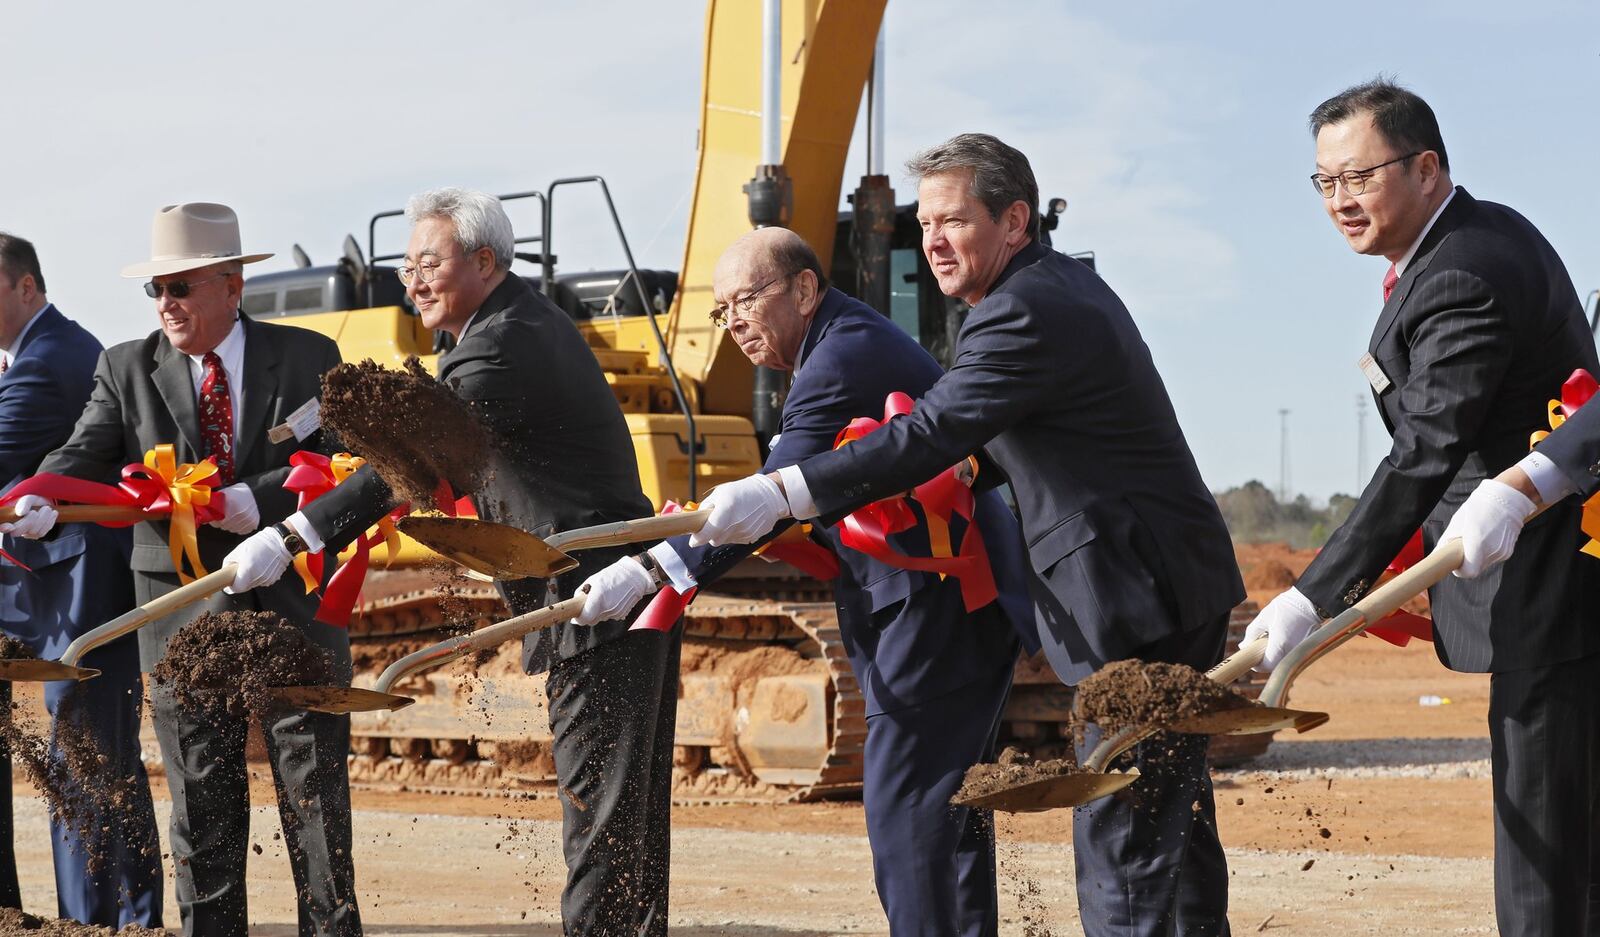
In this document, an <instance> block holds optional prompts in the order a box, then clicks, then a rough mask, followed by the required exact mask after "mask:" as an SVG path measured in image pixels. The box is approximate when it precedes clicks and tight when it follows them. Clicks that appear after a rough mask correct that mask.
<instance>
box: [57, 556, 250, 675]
mask: <svg viewBox="0 0 1600 937" xmlns="http://www.w3.org/2000/svg"><path fill="white" fill-rule="evenodd" d="M238 569H239V567H237V566H233V565H228V566H224V567H222V568H221V569H219V570H217V571H216V572H214V573H211V574H210V575H207V576H201V577H200V578H199V579H196V580H195V581H194V582H191V583H189V584H188V585H184V586H179V587H178V588H176V589H173V590H172V591H171V592H168V593H167V594H166V595H163V596H158V597H156V598H154V599H151V600H150V601H149V602H146V603H145V604H143V605H141V606H139V607H138V608H135V609H133V610H132V611H129V612H126V613H124V614H122V615H119V616H117V617H116V618H113V619H111V620H110V621H108V622H106V623H105V624H103V625H101V626H100V627H98V628H95V629H94V630H93V631H89V632H86V633H84V634H82V635H80V636H79V637H78V639H77V640H75V641H73V642H72V643H71V644H69V645H67V650H66V653H64V654H62V655H61V662H62V663H63V664H66V665H68V666H71V667H76V666H77V665H78V661H79V660H80V659H81V658H82V657H83V655H85V654H87V653H89V652H90V651H92V650H94V649H95V648H97V647H99V646H100V645H102V644H106V643H109V642H111V641H115V640H116V639H117V638H120V637H122V636H123V635H125V634H128V633H129V632H132V631H138V630H139V629H140V628H143V627H144V626H145V625H148V624H150V623H151V622H152V621H155V620H156V619H157V618H161V617H162V616H165V615H170V614H172V613H173V612H175V611H177V610H178V609H180V608H183V607H185V606H188V605H193V604H194V603H196V602H198V601H200V600H201V599H204V598H206V597H207V596H212V595H215V594H217V593H218V592H221V591H222V590H223V589H224V588H226V587H228V586H230V585H232V584H233V576H234V573H235V572H237V571H238Z"/></svg>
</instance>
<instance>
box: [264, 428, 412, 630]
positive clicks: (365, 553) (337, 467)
mask: <svg viewBox="0 0 1600 937" xmlns="http://www.w3.org/2000/svg"><path fill="white" fill-rule="evenodd" d="M363 463H364V460H363V459H361V458H359V457H357V456H352V455H350V454H349V453H346V452H341V453H339V454H338V455H335V456H333V457H332V458H329V457H328V456H325V455H322V454H321V453H317V452H305V451H300V452H296V453H295V454H294V455H292V456H290V457H289V466H290V468H289V477H288V478H285V479H284V480H283V487H284V488H285V489H287V490H289V491H292V492H294V493H295V494H296V496H297V498H298V507H299V509H300V510H304V509H305V506H306V505H308V504H310V503H311V502H313V501H315V500H316V499H318V498H320V497H322V496H323V495H325V494H327V493H328V492H330V491H332V490H333V489H334V488H337V487H338V486H339V485H340V484H342V483H343V482H344V481H345V480H346V479H348V478H349V477H350V476H351V475H354V474H355V472H356V470H357V469H358V468H360V467H361V466H362V464H363ZM409 510H410V505H407V504H401V505H399V506H397V507H396V508H395V509H394V510H392V511H390V512H389V513H388V514H386V515H384V516H383V517H382V518H381V519H379V521H378V522H377V523H376V524H374V525H373V526H371V527H369V528H368V529H367V530H366V531H365V532H364V533H363V534H362V535H361V536H359V537H357V538H356V539H355V542H354V543H352V544H351V546H352V547H353V548H354V552H353V553H351V555H350V558H349V559H348V560H346V561H345V562H344V563H342V564H340V566H339V568H338V569H337V570H335V571H334V573H333V578H332V579H329V580H328V586H327V588H326V589H324V590H323V592H322V602H321V604H319V605H318V606H317V614H316V618H317V620H318V621H320V622H324V623H325V624H329V625H333V626H334V627H336V628H346V627H349V625H350V616H351V614H352V613H353V612H354V611H355V606H356V602H357V600H359V599H360V597H361V586H362V583H364V582H365V581H366V578H367V568H368V566H369V564H370V561H371V554H372V550H373V548H375V547H377V546H379V545H384V546H386V547H387V552H386V554H385V557H384V565H385V566H387V565H388V564H389V563H390V562H392V561H393V560H394V558H395V557H396V556H397V555H399V552H400V531H399V530H398V529H397V528H396V527H395V521H397V520H399V519H400V518H401V517H404V516H405V514H406V512H407V511H409ZM323 560H324V553H323V552H322V551H319V552H317V553H302V554H301V555H299V556H297V557H295V560H294V567H295V569H296V571H298V572H299V573H300V578H301V580H302V581H303V582H304V583H305V586H306V592H307V593H308V594H309V593H311V592H313V591H315V590H316V588H317V586H318V585H320V584H321V582H322V570H323Z"/></svg>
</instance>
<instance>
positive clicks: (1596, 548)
mask: <svg viewBox="0 0 1600 937" xmlns="http://www.w3.org/2000/svg"><path fill="white" fill-rule="evenodd" d="M1561 407H1562V404H1561V401H1559V400H1552V401H1550V404H1549V406H1548V407H1547V408H1546V409H1547V410H1548V411H1549V417H1550V428H1549V429H1548V430H1543V429H1541V430H1534V432H1533V434H1532V435H1530V436H1529V437H1528V448H1529V449H1532V448H1533V447H1534V446H1537V445H1538V444H1539V443H1541V442H1543V441H1544V438H1545V437H1546V436H1549V435H1550V434H1551V433H1553V432H1555V431H1556V430H1558V429H1560V428H1561V424H1563V423H1565V422H1566V421H1567V416H1566V414H1565V413H1562V412H1561ZM1578 527H1579V528H1580V529H1581V530H1582V531H1583V532H1584V534H1585V535H1586V536H1588V538H1589V541H1588V542H1587V543H1585V544H1584V545H1583V547H1582V549H1580V550H1579V551H1578V552H1580V553H1584V554H1587V555H1589V556H1592V557H1594V558H1595V559H1600V492H1596V493H1595V494H1594V495H1593V496H1591V497H1590V498H1589V500H1587V501H1585V502H1583V516H1582V519H1581V520H1579V522H1578Z"/></svg>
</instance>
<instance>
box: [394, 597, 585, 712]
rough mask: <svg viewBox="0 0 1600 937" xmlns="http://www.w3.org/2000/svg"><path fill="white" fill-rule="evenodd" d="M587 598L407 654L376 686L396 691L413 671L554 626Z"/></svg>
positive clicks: (571, 599) (569, 601) (564, 602)
mask: <svg viewBox="0 0 1600 937" xmlns="http://www.w3.org/2000/svg"><path fill="white" fill-rule="evenodd" d="M586 598H587V596H584V595H575V596H573V597H572V598H570V599H567V600H566V601H563V602H557V603H556V604H554V605H550V606H547V607H545V608H541V609H536V610H534V611H531V612H528V613H527V614H525V615H518V616H517V617H515V618H507V619H506V620H505V621H501V622H496V623H495V624H492V625H490V626H489V627H487V628H479V629H478V630H477V631H474V632H473V633H471V634H464V635H461V636H460V637H455V638H451V639H449V640H448V641H440V642H439V643H438V644H434V645H431V646H429V647H425V648H423V649H422V650H420V651H416V652H414V653H411V654H407V655H406V656H404V657H402V658H400V659H399V660H397V661H395V662H394V663H392V664H390V665H389V666H388V667H385V668H384V670H383V673H382V674H379V675H378V682H377V683H375V684H373V689H374V690H376V691H377V692H379V693H390V692H392V691H391V690H390V687H392V686H394V685H395V684H396V683H398V682H400V681H401V680H404V679H405V678H406V677H409V676H411V675H412V674H415V673H421V672H422V671H424V670H433V669H434V668H436V667H443V666H444V665H445V664H448V663H450V662H451V661H453V660H458V659H460V658H462V657H465V656H467V655H468V654H471V653H473V652H475V651H486V650H488V649H489V648H492V647H499V646H500V645H502V644H504V643H505V642H507V641H510V640H513V639H515V638H520V637H522V636H523V635H526V634H531V633H532V632H535V631H538V630H540V629H541V628H550V627H553V626H555V625H557V624H559V623H561V622H563V621H566V620H567V619H569V618H571V617H572V616H574V615H576V614H578V613H579V612H581V611H583V603H584V600H585V599H586Z"/></svg>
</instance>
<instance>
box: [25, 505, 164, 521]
mask: <svg viewBox="0 0 1600 937" xmlns="http://www.w3.org/2000/svg"><path fill="white" fill-rule="evenodd" d="M56 514H57V517H56V523H58V524H75V523H79V522H82V521H88V522H90V523H98V522H101V521H142V520H144V519H145V518H146V517H148V516H149V515H147V514H145V512H144V511H143V510H142V509H140V508H130V507H126V506H124V505H120V504H67V505H63V506H61V507H59V508H56ZM16 519H17V509H16V508H15V507H13V506H11V505H7V506H6V507H3V508H0V524H9V523H11V522H12V521H14V520H16Z"/></svg>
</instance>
